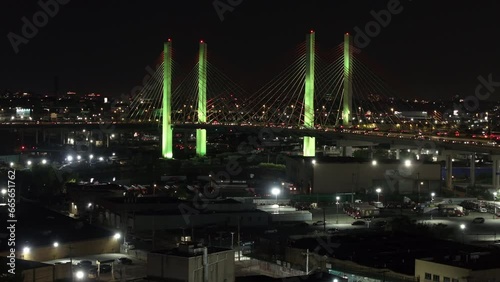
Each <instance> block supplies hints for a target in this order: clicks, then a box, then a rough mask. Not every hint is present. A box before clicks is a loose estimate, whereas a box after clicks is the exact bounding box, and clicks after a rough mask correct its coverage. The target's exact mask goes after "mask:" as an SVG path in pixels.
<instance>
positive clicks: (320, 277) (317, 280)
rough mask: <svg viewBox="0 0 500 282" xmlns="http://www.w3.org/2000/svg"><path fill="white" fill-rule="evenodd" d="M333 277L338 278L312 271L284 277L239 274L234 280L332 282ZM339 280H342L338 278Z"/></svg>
mask: <svg viewBox="0 0 500 282" xmlns="http://www.w3.org/2000/svg"><path fill="white" fill-rule="evenodd" d="M334 278H338V276H335V275H332V274H328V273H324V272H320V273H314V274H309V275H308V276H305V275H304V276H291V277H285V278H273V277H269V276H264V275H254V276H241V277H235V280H234V281H235V282H255V281H259V282H299V281H303V282H308V281H310V282H313V281H314V282H332V281H333V279H334ZM339 281H342V280H340V279H339Z"/></svg>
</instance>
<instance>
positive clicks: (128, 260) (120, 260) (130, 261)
mask: <svg viewBox="0 0 500 282" xmlns="http://www.w3.org/2000/svg"><path fill="white" fill-rule="evenodd" d="M116 261H117V262H118V263H121V264H132V260H131V259H129V258H125V257H123V258H119V259H117V260H116Z"/></svg>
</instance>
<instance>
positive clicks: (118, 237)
mask: <svg viewBox="0 0 500 282" xmlns="http://www.w3.org/2000/svg"><path fill="white" fill-rule="evenodd" d="M121 237H122V234H120V233H115V235H113V238H115V240H119V239H120V238H121Z"/></svg>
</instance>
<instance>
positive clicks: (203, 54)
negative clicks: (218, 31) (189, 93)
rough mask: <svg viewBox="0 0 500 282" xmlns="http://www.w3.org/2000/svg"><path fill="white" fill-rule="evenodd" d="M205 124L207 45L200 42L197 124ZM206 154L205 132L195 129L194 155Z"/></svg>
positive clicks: (201, 155) (204, 130)
mask: <svg viewBox="0 0 500 282" xmlns="http://www.w3.org/2000/svg"><path fill="white" fill-rule="evenodd" d="M206 122H207V44H206V43H204V42H203V40H201V41H200V54H199V58H198V123H200V124H204V123H206ZM206 154H207V131H206V129H200V128H199V129H196V155H197V156H199V157H203V156H205V155H206Z"/></svg>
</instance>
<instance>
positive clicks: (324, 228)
mask: <svg viewBox="0 0 500 282" xmlns="http://www.w3.org/2000/svg"><path fill="white" fill-rule="evenodd" d="M323 232H326V207H323Z"/></svg>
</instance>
